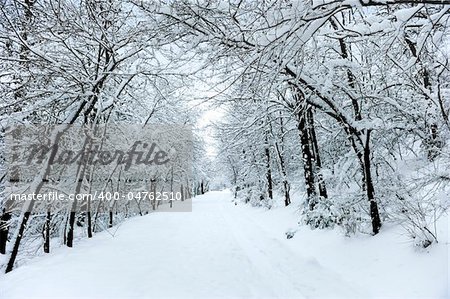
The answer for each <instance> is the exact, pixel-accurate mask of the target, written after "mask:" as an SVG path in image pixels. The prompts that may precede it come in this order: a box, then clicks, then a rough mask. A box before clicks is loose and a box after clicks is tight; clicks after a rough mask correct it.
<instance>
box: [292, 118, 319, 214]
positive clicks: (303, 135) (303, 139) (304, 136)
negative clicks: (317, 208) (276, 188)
mask: <svg viewBox="0 0 450 299" xmlns="http://www.w3.org/2000/svg"><path fill="white" fill-rule="evenodd" d="M297 120H298V126H297V128H298V130H299V133H300V143H301V147H302V159H303V173H304V177H305V186H306V194H307V203H308V205H309V208H310V209H311V210H313V209H314V205H315V203H314V201H315V199H314V197H315V196H316V194H317V192H316V187H315V179H314V171H313V155H312V151H311V146H310V140H309V134H308V128H307V124H306V117H305V111H304V109H301V111H300V112H299V113H298V115H297Z"/></svg>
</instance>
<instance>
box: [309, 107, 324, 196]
mask: <svg viewBox="0 0 450 299" xmlns="http://www.w3.org/2000/svg"><path fill="white" fill-rule="evenodd" d="M307 117H308V123H309V127H308V130H309V136H310V139H311V148H312V152H313V156H314V162H315V165H316V175H317V182H318V184H319V196H320V197H323V198H328V193H327V187H326V184H325V180H324V178H323V175H322V160H321V159H320V153H319V144H318V143H317V136H316V130H315V128H314V115H313V111H312V108H311V107H310V108H309V109H308V112H307Z"/></svg>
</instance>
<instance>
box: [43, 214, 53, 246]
mask: <svg viewBox="0 0 450 299" xmlns="http://www.w3.org/2000/svg"><path fill="white" fill-rule="evenodd" d="M51 219H52V215H51V211H50V208H48V210H47V216H46V217H45V225H44V252H45V253H50V222H51Z"/></svg>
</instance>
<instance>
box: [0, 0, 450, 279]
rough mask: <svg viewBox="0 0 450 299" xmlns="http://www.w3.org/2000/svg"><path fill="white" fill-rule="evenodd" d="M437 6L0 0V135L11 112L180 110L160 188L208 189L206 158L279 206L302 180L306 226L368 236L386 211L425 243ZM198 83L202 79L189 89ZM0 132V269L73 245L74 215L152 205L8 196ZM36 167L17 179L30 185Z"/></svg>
mask: <svg viewBox="0 0 450 299" xmlns="http://www.w3.org/2000/svg"><path fill="white" fill-rule="evenodd" d="M449 5H450V1H444V0H435V1H415V0H388V1H386V0H380V1H378V0H361V1H357V0H352V1H333V0H330V1H328V0H320V1H319V0H315V1H309V0H296V1H294V0H271V1H267V0H262V1H254V0H228V1H219V0H217V1H208V0H204V1H203V0H195V1H187V0H186V1H172V0H167V1H152V0H79V1H70V0H43V1H41V0H5V1H1V2H0V61H1V63H0V96H1V100H0V128H1V134H2V135H1V140H3V139H4V138H5V136H7V135H8V134H10V132H9V129H10V128H11V127H14V126H18V125H29V126H37V125H44V124H45V125H57V124H70V125H76V124H77V125H88V126H91V127H95V126H97V125H106V126H109V127H116V126H118V125H120V124H130V125H131V124H133V125H140V126H142V127H143V128H144V127H146V126H152V125H173V124H176V125H183V126H193V127H194V130H193V132H194V134H193V137H192V138H193V150H192V159H193V167H192V170H191V171H192V176H191V179H190V180H185V181H183V182H181V181H179V182H178V185H177V187H176V188H177V189H181V191H182V193H183V196H184V197H185V198H188V197H191V196H192V195H195V194H198V193H204V192H206V190H207V189H208V187H209V183H210V181H211V180H212V179H213V177H214V173H215V174H217V173H220V174H223V176H224V177H226V179H227V180H228V182H227V184H228V186H229V187H230V188H233V190H234V192H235V196H236V198H239V199H242V200H243V201H245V202H248V203H251V204H253V205H258V206H265V207H267V208H271V207H272V206H274V205H276V199H277V198H278V199H279V198H282V202H283V203H284V205H286V206H287V205H290V204H291V201H292V197H293V196H297V197H298V196H301V197H302V198H304V203H303V204H302V206H301V210H302V217H301V219H299V221H300V222H302V223H303V224H306V225H310V226H311V227H313V228H327V227H334V226H339V227H342V228H343V229H344V231H345V233H346V234H352V233H356V232H363V233H369V234H377V233H379V232H380V229H381V230H382V227H383V223H385V222H395V223H400V224H401V225H403V226H404V227H405V228H406V230H407V231H408V233H409V234H410V236H411V238H412V239H414V243H415V244H416V245H418V246H421V247H428V246H429V245H431V244H432V243H433V242H437V239H438V236H437V235H436V233H435V231H434V228H433V224H434V223H435V221H436V220H437V218H439V216H440V215H442V214H443V213H444V212H445V211H446V209H447V208H448V206H449V205H450V201H449V198H448V196H446V194H448V192H449V189H450V187H449V186H450V173H449V172H448V169H450V151H449V145H448V140H449V137H450V120H449V114H450V99H449V96H450V72H449V70H450V69H449V56H450V40H449V38H450V32H449V30H448V28H449V22H450V6H449ZM198 82H203V83H205V84H209V85H210V86H212V87H211V88H212V90H213V91H214V92H213V93H214V95H213V96H205V97H203V98H201V99H200V96H198V95H196V91H195V88H193V87H195V86H196V85H197V84H198ZM199 103H207V105H209V107H210V108H209V109H221V110H223V111H224V114H225V116H224V117H223V118H222V119H220V120H217V121H216V122H215V124H214V131H215V138H216V139H217V145H218V148H219V150H218V154H217V157H216V159H215V161H210V160H209V159H208V157H207V155H206V149H205V144H204V142H203V141H202V139H203V137H204V136H202V132H201V131H199V130H196V121H197V119H198V116H199V109H198V108H197V107H198V105H200V104H199ZM211 107H212V108H211ZM65 130H66V129H64V127H62V129H59V131H58V130H56V131H55V132H54V138H55V139H54V140H53V141H52V142H56V141H57V139H59V138H61V136H63V135H64V133H65ZM2 142H3V141H2ZM0 146H2V151H1V152H2V161H1V163H0V167H1V168H0V171H2V173H0V178H1V183H0V186H1V187H0V199H1V200H2V207H1V208H2V214H1V218H0V254H4V255H7V259H5V260H6V263H5V265H1V266H2V269H3V271H6V272H9V271H11V270H12V269H13V268H14V267H15V266H17V265H18V264H20V260H21V258H23V259H25V258H26V257H27V256H29V255H32V254H35V252H37V251H44V252H49V251H50V248H49V246H50V245H49V244H50V239H58V240H60V242H61V244H66V245H67V246H69V247H72V246H73V239H74V229H75V228H74V227H75V226H78V227H80V228H82V230H83V235H82V236H85V237H92V234H93V233H95V232H98V231H101V230H104V229H106V228H108V227H110V226H112V225H114V224H117V223H119V222H120V221H122V220H123V219H124V218H127V217H131V216H134V215H139V214H141V215H142V214H145V213H148V212H149V211H151V210H152V209H155V207H154V206H153V207H152V206H151V204H149V205H148V206H140V205H139V204H135V205H133V206H130V205H116V206H92V207H89V208H88V210H87V211H85V212H84V213H81V212H80V213H75V212H74V211H73V210H71V209H59V210H57V211H51V210H46V209H45V207H40V206H38V207H34V208H35V210H34V211H32V210H33V207H32V206H31V207H30V206H27V207H13V208H12V209H11V208H10V207H7V201H6V198H8V196H9V194H8V188H5V187H3V186H5V185H6V181H7V180H8V179H9V177H8V176H7V175H6V173H7V170H8V165H7V163H6V160H5V159H6V157H5V155H4V154H3V153H6V152H7V149H5V145H4V143H2V144H0ZM213 162H214V163H213ZM48 168H49V167H47V168H46V169H42V170H40V172H39V173H37V174H36V176H35V180H34V181H33V182H30V184H29V186H28V189H27V190H29V191H30V192H31V191H33V192H36V193H38V192H39V191H40V190H41V188H42V182H43V179H44V178H45V177H46V175H47V174H48V171H49V170H48ZM95 171H96V169H93V168H87V169H85V170H83V171H81V174H80V173H79V172H77V174H76V175H75V174H74V176H75V177H76V178H77V177H78V178H80V180H76V182H77V183H73V184H71V185H67V186H65V187H64V188H66V191H67V192H75V193H83V192H88V190H90V188H91V186H90V179H89V177H90V176H92V175H93V174H94V173H95ZM179 171H180V173H181V172H182V171H184V170H182V169H181V166H180V170H179ZM175 172H176V173H177V170H175ZM164 176H165V177H164ZM164 176H162V175H160V176H158V178H157V180H159V181H158V182H156V181H155V180H156V178H155V179H151V178H150V177H149V180H150V181H149V183H152V184H153V187H154V186H160V185H161V184H169V183H170V181H172V184H173V178H174V170H173V168H172V170H171V172H167V173H166V174H164ZM175 177H176V175H175ZM74 182H75V180H74ZM172 187H173V186H172ZM105 188H106V189H108V188H110V189H111V190H122V189H121V188H125V187H124V186H120V184H119V183H117V184H110V185H108V186H106V187H105ZM154 188H156V187H154ZM31 189H33V190H31ZM91 211H92V217H94V214H95V219H91ZM113 214H114V217H113V216H112V215H113Z"/></svg>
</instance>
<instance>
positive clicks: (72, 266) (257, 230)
mask: <svg viewBox="0 0 450 299" xmlns="http://www.w3.org/2000/svg"><path fill="white" fill-rule="evenodd" d="M297 219H298V215H297V211H296V207H295V205H292V206H291V207H288V208H281V207H280V208H274V209H272V210H267V209H263V208H253V207H250V206H248V205H244V204H241V203H237V205H235V204H234V203H233V198H232V194H231V193H230V192H229V191H214V192H209V193H207V194H205V195H203V196H198V197H196V198H194V200H193V211H192V212H186V213H175V212H174V213H153V214H150V215H147V216H143V217H136V218H133V219H131V220H128V221H126V222H125V223H124V224H122V225H120V226H119V227H117V228H114V230H113V232H114V233H111V232H110V233H108V232H102V233H99V234H97V235H95V236H94V238H93V239H90V240H86V239H85V240H80V241H79V242H78V243H77V244H76V246H75V247H74V248H72V249H69V248H66V247H61V248H57V249H55V250H54V252H53V253H51V254H49V255H46V256H42V257H38V258H35V259H34V260H32V261H31V262H29V263H28V264H26V265H24V266H22V267H19V268H17V269H15V270H14V271H12V272H11V273H9V274H7V275H3V276H0V298H2V299H3V298H5V299H6V298H8V299H9V298H73V297H83V298H137V297H141V298H408V299H413V298H449V296H448V295H449V293H448V285H449V280H448V223H446V222H445V221H441V223H440V224H442V225H441V226H442V228H441V229H440V237H441V238H440V243H439V244H437V245H434V246H432V247H431V248H430V249H429V250H428V251H419V250H415V249H414V248H413V246H412V244H411V243H410V242H409V241H408V238H407V236H405V235H404V234H403V233H402V230H401V229H400V228H398V227H396V228H389V227H383V230H382V232H381V233H380V234H379V235H377V236H375V237H372V236H367V237H361V236H358V237H353V238H348V237H345V236H343V235H342V234H341V233H340V232H339V230H325V231H322V230H315V231H311V230H310V229H308V228H306V227H303V228H301V229H300V230H299V231H298V232H297V233H296V234H295V237H294V238H292V239H289V240H288V239H286V236H285V234H284V233H285V232H286V231H288V230H289V229H291V228H293V227H295V224H296V222H297Z"/></svg>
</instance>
